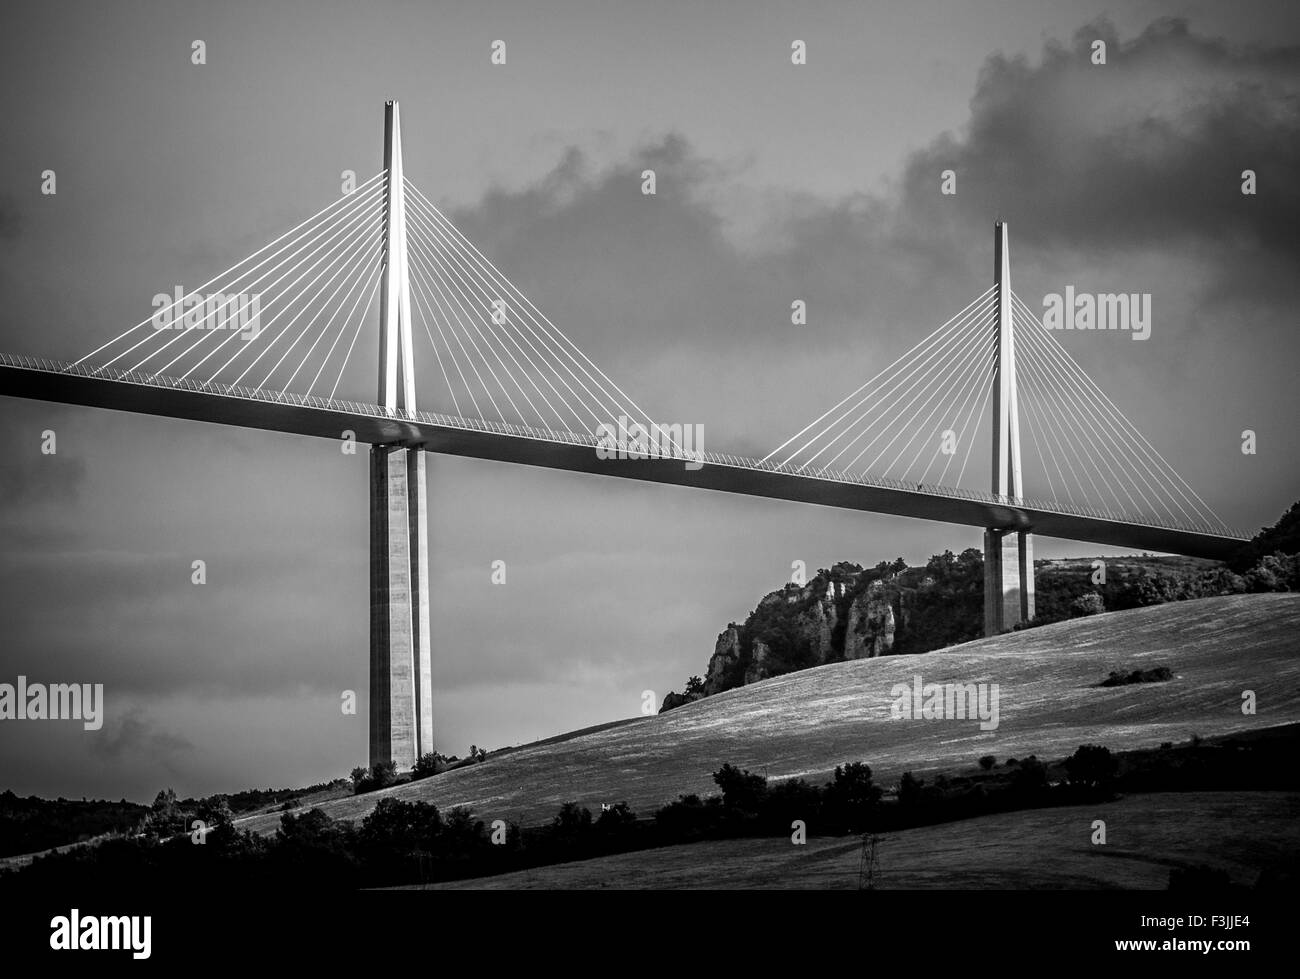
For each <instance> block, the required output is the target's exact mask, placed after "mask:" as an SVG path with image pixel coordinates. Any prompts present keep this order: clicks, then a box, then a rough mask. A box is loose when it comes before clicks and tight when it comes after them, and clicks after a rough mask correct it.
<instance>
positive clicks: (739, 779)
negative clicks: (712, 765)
mask: <svg viewBox="0 0 1300 979" xmlns="http://www.w3.org/2000/svg"><path fill="white" fill-rule="evenodd" d="M713 781H714V782H716V783H717V785H718V788H720V789H721V790H722V804H723V805H724V806H728V807H730V808H732V809H739V810H741V811H742V812H758V811H759V809H760V808H761V807H762V804H763V798H764V796H766V795H767V779H765V778H764V777H763V776H762V775H754V774H751V773H750V772H749V770H748V769H746V770H745V771H741V770H740V769H739V768H736V767H735V766H734V765H732V764H730V763H727V764H725V765H723V766H722V767H721V768H719V769H718V770H717V771H716V772H714V773H713Z"/></svg>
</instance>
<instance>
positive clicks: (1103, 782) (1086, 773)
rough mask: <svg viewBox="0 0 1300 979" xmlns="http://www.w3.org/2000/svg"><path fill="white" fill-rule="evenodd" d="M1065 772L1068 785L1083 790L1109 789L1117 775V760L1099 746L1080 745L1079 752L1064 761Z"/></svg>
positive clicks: (1106, 749) (1108, 750) (1107, 750)
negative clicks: (1068, 780) (1067, 776)
mask: <svg viewBox="0 0 1300 979" xmlns="http://www.w3.org/2000/svg"><path fill="white" fill-rule="evenodd" d="M1065 771H1066V773H1067V774H1068V775H1069V776H1070V784H1071V785H1078V786H1080V787H1082V788H1085V789H1091V790H1094V791H1096V790H1102V789H1106V788H1109V787H1110V785H1111V783H1112V782H1113V781H1114V780H1115V776H1116V775H1117V774H1118V773H1119V759H1117V758H1116V757H1115V756H1114V755H1112V754H1111V753H1110V749H1109V748H1106V747H1104V746H1102V745H1099V744H1081V745H1079V750H1078V751H1076V752H1075V753H1074V754H1073V755H1071V756H1070V757H1069V758H1067V759H1066V760H1065Z"/></svg>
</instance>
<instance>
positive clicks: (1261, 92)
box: [451, 20, 1300, 398]
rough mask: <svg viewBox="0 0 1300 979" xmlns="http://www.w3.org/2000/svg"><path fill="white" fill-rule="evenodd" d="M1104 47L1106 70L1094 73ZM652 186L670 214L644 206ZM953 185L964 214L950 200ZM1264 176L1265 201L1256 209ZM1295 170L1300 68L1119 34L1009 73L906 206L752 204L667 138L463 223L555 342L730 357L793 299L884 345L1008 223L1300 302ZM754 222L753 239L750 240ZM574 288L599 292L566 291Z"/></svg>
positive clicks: (1038, 245) (1101, 34) (1178, 29)
mask: <svg viewBox="0 0 1300 979" xmlns="http://www.w3.org/2000/svg"><path fill="white" fill-rule="evenodd" d="M1096 39H1101V40H1104V41H1105V42H1106V46H1107V63H1106V64H1105V65H1094V64H1092V63H1091V60H1090V55H1091V50H1092V43H1093V41H1094V40H1096ZM644 169H654V170H655V171H656V177H657V183H658V194H657V195H656V196H655V197H652V198H651V197H645V196H643V195H642V194H641V193H640V184H641V179H642V177H641V174H642V171H643V170H644ZM948 169H952V170H954V171H956V174H957V187H958V193H957V195H956V196H955V197H948V196H944V195H942V194H941V193H940V179H941V176H940V175H941V174H942V173H943V171H945V170H948ZM1246 169H1250V170H1254V171H1255V173H1256V174H1257V179H1258V187H1259V192H1258V194H1257V195H1256V196H1245V195H1243V194H1242V193H1241V184H1242V178H1241V172H1242V171H1243V170H1246ZM1297 169H1300V48H1290V47H1288V48H1271V49H1266V48H1260V47H1234V46H1232V45H1229V44H1227V43H1226V42H1224V41H1222V40H1218V39H1215V38H1209V37H1204V36H1200V35H1197V34H1195V33H1193V32H1192V31H1191V30H1190V29H1189V27H1188V26H1187V24H1186V22H1184V21H1180V20H1162V21H1158V22H1156V23H1154V24H1152V25H1151V26H1150V27H1149V28H1147V29H1146V30H1145V31H1143V32H1142V33H1141V34H1140V35H1139V36H1137V37H1136V38H1134V39H1132V40H1128V41H1123V40H1121V39H1120V37H1119V36H1118V34H1117V32H1116V30H1115V28H1114V27H1113V26H1111V25H1110V24H1109V23H1108V22H1106V21H1104V20H1103V21H1099V22H1097V23H1095V24H1093V25H1091V26H1088V27H1085V28H1083V29H1081V30H1080V31H1078V32H1077V33H1076V35H1075V36H1074V38H1073V40H1072V41H1071V43H1069V44H1068V45H1067V44H1061V43H1058V42H1055V41H1048V42H1047V43H1046V44H1045V46H1044V48H1043V51H1042V54H1041V57H1040V58H1039V59H1037V60H1036V61H1034V62H1031V61H1030V60H1029V59H1027V58H1024V57H1007V56H1005V55H1002V54H994V55H992V56H990V57H989V58H988V59H987V60H986V61H985V63H984V66H983V68H982V70H981V72H980V75H979V79H978V82H977V85H976V90H975V92H974V94H973V96H972V98H971V102H970V115H969V119H968V121H967V123H966V124H965V125H964V126H963V127H962V129H961V131H960V132H959V133H957V134H953V133H947V134H943V135H941V136H938V137H936V138H935V139H934V140H933V141H932V142H931V143H930V144H929V145H928V146H926V147H925V148H923V149H922V150H920V151H917V152H915V153H914V154H912V155H911V156H910V157H909V158H908V159H907V162H906V164H905V165H904V167H903V169H902V171H901V173H900V175H899V179H898V181H897V182H896V183H895V184H894V185H893V187H892V189H891V190H889V191H886V192H882V193H878V194H866V193H861V194H852V195H845V196H842V197H838V198H831V197H818V196H814V195H809V194H804V193H797V192H793V191H784V190H769V191H764V192H754V193H752V195H751V196H750V197H748V198H747V197H745V196H743V194H741V193H740V192H739V191H738V190H737V188H738V186H740V185H742V184H743V181H744V178H745V167H744V165H743V164H724V163H718V162H715V161H710V160H707V159H704V158H702V157H701V156H700V155H699V154H697V153H696V152H695V150H694V148H693V147H692V145H691V144H690V142H688V140H687V139H686V138H685V137H683V136H681V135H678V134H669V135H667V136H665V137H663V138H662V139H661V140H659V141H654V142H649V143H646V144H643V145H642V146H640V147H638V148H637V149H636V150H635V151H634V152H633V153H632V154H630V156H629V158H628V159H626V160H623V161H620V162H618V163H615V164H612V165H609V166H607V167H605V168H603V169H597V168H595V167H594V166H593V165H592V163H591V161H590V160H589V159H587V158H586V157H585V156H584V154H583V153H582V152H581V151H580V150H579V149H577V148H570V149H569V150H567V151H566V152H565V153H564V154H563V155H562V157H561V159H560V162H559V163H558V164H557V165H556V166H555V167H554V168H553V169H552V170H551V172H550V173H548V174H547V175H546V176H545V177H544V178H542V179H541V180H540V181H538V182H537V183H535V184H534V185H532V186H529V187H526V188H524V189H522V190H517V191H507V190H501V189H497V190H493V191H491V192H489V193H488V194H487V195H486V196H485V197H484V198H483V199H482V200H481V201H480V202H479V203H477V204H476V205H474V206H470V207H465V208H461V209H459V210H458V211H456V212H455V213H454V214H453V215H451V216H452V219H453V220H454V221H455V222H456V223H457V224H458V225H459V226H461V227H462V228H463V229H464V231H465V233H466V234H467V235H468V237H469V238H470V239H471V240H473V241H475V242H477V243H478V244H479V245H480V247H482V248H483V250H484V251H485V252H486V253H487V254H490V255H493V256H494V257H495V258H496V259H497V260H498V262H499V264H500V266H501V267H502V268H505V269H518V270H522V271H521V273H520V274H521V279H520V282H519V284H520V286H521V288H522V289H523V291H524V293H525V294H527V295H529V296H530V298H533V297H536V299H537V301H538V304H539V305H540V306H541V307H542V308H543V309H546V310H547V311H548V313H550V314H551V315H552V316H553V317H554V318H555V320H556V321H557V322H559V323H565V324H588V325H590V328H591V329H603V328H605V326H606V325H607V324H609V323H610V322H611V320H613V319H615V318H616V319H617V321H618V323H619V324H620V327H621V328H625V329H626V330H627V331H628V334H626V335H637V336H641V337H652V338H655V340H656V341H657V342H662V341H664V340H670V341H672V340H678V339H680V340H683V341H684V340H686V339H687V338H689V339H690V342H691V343H692V346H693V349H695V350H696V351H697V352H698V351H700V350H701V349H711V350H712V351H713V352H715V353H716V354H718V355H719V356H720V357H721V356H723V355H724V354H725V353H727V352H734V351H735V345H736V344H737V343H744V344H746V345H750V346H754V345H762V344H764V343H766V342H768V341H770V340H772V339H773V338H774V337H775V336H776V335H777V334H778V333H779V332H780V331H782V330H784V328H785V327H786V326H788V310H789V302H790V298H791V297H792V296H800V297H802V298H804V299H806V300H808V302H809V305H810V307H812V306H814V305H815V306H816V311H817V314H818V316H819V319H818V323H817V325H818V328H819V331H818V335H819V337H820V338H821V339H822V340H827V339H836V338H839V337H849V336H851V335H852V332H851V331H853V330H856V329H858V328H859V324H861V323H862V322H863V321H864V320H866V321H868V322H875V323H880V324H883V325H882V326H880V327H879V328H877V330H876V333H877V336H879V335H881V334H882V333H883V332H884V331H887V330H889V329H893V328H894V327H893V326H891V325H890V324H894V323H901V322H905V321H906V320H907V319H908V318H909V316H908V313H909V311H911V313H912V317H911V318H914V316H915V310H916V307H917V303H916V297H917V296H918V295H925V294H928V293H929V292H930V291H931V290H932V289H933V286H932V285H931V283H933V282H935V281H936V280H939V279H942V280H945V282H959V281H962V280H963V279H964V282H965V286H969V285H970V284H971V283H974V282H982V281H983V280H984V278H985V273H986V270H987V264H988V256H987V254H986V250H985V249H984V248H983V247H982V246H983V245H984V244H985V243H986V242H987V239H988V232H989V225H990V223H991V222H992V220H993V218H994V217H997V216H1001V217H1003V218H1005V219H1006V220H1008V221H1009V222H1011V224H1012V226H1013V228H1014V234H1015V237H1016V240H1017V241H1018V242H1020V243H1021V245H1027V246H1028V247H1029V249H1030V250H1031V251H1030V252H1026V251H1021V252H1020V256H1021V260H1022V261H1023V260H1024V258H1025V256H1026V255H1027V254H1029V253H1042V254H1043V255H1044V257H1045V258H1046V257H1047V254H1048V253H1050V251H1051V250H1052V249H1058V250H1061V251H1063V252H1068V253H1069V254H1071V255H1073V256H1076V257H1080V259H1081V260H1082V261H1089V259H1090V257H1091V258H1098V259H1102V258H1105V257H1107V256H1114V255H1115V254H1116V253H1117V251H1120V252H1122V251H1124V250H1131V251H1135V252H1136V251H1141V252H1159V253H1161V254H1164V255H1166V256H1170V257H1173V258H1175V260H1180V261H1186V262H1187V263H1188V266H1187V267H1188V269H1189V271H1190V269H1192V268H1193V267H1194V265H1193V264H1192V263H1200V262H1204V261H1207V260H1208V261H1209V262H1211V263H1212V264H1213V265H1214V266H1216V267H1217V268H1218V269H1219V272H1218V273H1217V274H1218V278H1217V280H1211V281H1206V280H1204V279H1203V278H1199V279H1198V280H1195V286H1196V287H1197V288H1199V289H1200V290H1201V293H1200V294H1201V296H1202V297H1204V296H1209V295H1213V294H1214V293H1216V292H1218V293H1223V292H1224V291H1231V292H1232V294H1233V296H1234V298H1239V297H1240V296H1242V295H1259V294H1260V293H1264V294H1265V295H1266V296H1267V295H1278V294H1279V293H1280V291H1293V290H1294V289H1295V287H1296V286H1295V282H1296V280H1295V277H1294V276H1292V275H1290V274H1289V273H1286V272H1285V270H1286V269H1288V268H1290V267H1291V266H1293V265H1294V262H1295V259H1296V258H1297V252H1298V251H1300V236H1297V235H1296V234H1295V233H1294V228H1295V226H1296V224H1297V221H1298V220H1300V195H1297V191H1296V189H1295V186H1294V181H1293V175H1294V173H1295V172H1296V171H1297ZM738 211H740V212H743V218H744V222H745V223H746V224H747V225H748V226H750V230H751V231H752V233H750V234H746V235H743V236H738V235H736V234H734V233H733V231H734V227H735V221H734V217H735V215H736V213H737V212H738ZM630 229H635V230H634V231H632V230H630ZM974 244H978V245H979V246H981V247H979V248H973V247H972V245H974ZM1211 249H1213V251H1211ZM1279 273H1281V274H1279ZM575 278H576V279H578V280H580V281H581V283H582V288H581V289H572V288H567V287H564V286H563V285H561V284H564V283H570V282H573V281H574V280H575ZM954 288H955V291H954V293H953V298H960V297H959V295H958V293H960V292H961V289H957V288H956V287H954ZM963 288H964V287H963ZM966 291H969V290H968V289H966ZM578 329H582V327H581V326H579V327H578ZM575 339H576V340H577V341H578V344H579V346H584V348H586V347H585V345H584V344H585V343H590V342H591V340H592V339H594V337H593V336H592V335H590V334H589V335H588V336H586V337H584V336H582V335H581V334H579V335H578V336H576V337H575ZM629 359H631V358H629ZM602 366H605V365H602ZM724 366H725V365H724V364H722V363H719V364H717V365H716V368H717V374H718V376H721V369H722V368H723V367H724ZM683 394H685V396H687V397H689V393H684V392H667V396H669V397H674V398H679V397H680V396H682V395H683Z"/></svg>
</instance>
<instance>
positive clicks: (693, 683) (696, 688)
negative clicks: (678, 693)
mask: <svg viewBox="0 0 1300 979" xmlns="http://www.w3.org/2000/svg"><path fill="white" fill-rule="evenodd" d="M694 694H698V695H699V696H701V697H703V696H704V681H703V680H701V679H700V678H699V677H698V676H693V677H691V678H690V679H689V680H687V681H686V696H688V697H690V696H692V695H694Z"/></svg>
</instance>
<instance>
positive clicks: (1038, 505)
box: [0, 353, 1247, 540]
mask: <svg viewBox="0 0 1300 979" xmlns="http://www.w3.org/2000/svg"><path fill="white" fill-rule="evenodd" d="M0 366H8V367H18V368H25V369H29V370H40V371H48V372H50V373H54V374H65V375H73V376H80V377H93V378H98V379H102V380H110V381H117V382H121V383H126V384H138V385H144V386H147V387H162V388H169V389H172V390H178V391H193V392H195V393H198V394H209V395H216V396H219V397H233V398H241V399H244V400H248V401H260V402H267V403H273V404H290V405H296V406H298V407H303V408H311V409H317V410H322V411H334V412H345V413H348V414H353V415H364V416H367V417H371V418H376V419H381V420H393V421H413V422H421V423H424V424H429V425H439V426H442V427H445V428H458V429H463V430H469V431H479V432H487V433H490V434H494V435H506V436H512V437H515V438H527V439H536V440H541V441H548V442H558V443H562V444H567V445H582V446H589V447H590V448H592V449H593V451H594V450H596V449H602V448H603V449H608V450H611V451H614V452H616V453H619V454H620V457H621V458H649V457H654V458H664V459H672V460H680V461H681V462H683V463H692V464H694V463H704V464H708V465H722V466H732V467H735V468H739V469H751V470H758V471H761V472H773V473H781V474H783V475H788V476H799V477H803V478H813V479H823V480H828V481H832V482H838V483H852V484H857V485H862V486H874V487H879V488H882V489H892V490H898V491H900V492H905V493H922V494H925V495H929V496H941V497H946V498H950V499H960V500H972V501H975V502H979V503H985V504H996V505H1000V506H1006V507H1011V508H1020V509H1030V510H1040V511H1044V512H1048V513H1058V514H1062V515H1066V516H1079V517H1090V518H1093V519H1097V520H1108V521H1112V522H1115V523H1127V524H1134V525H1139V526H1146V527H1159V528H1162V529H1167V530H1179V531H1188V532H1192V533H1201V534H1207V535H1210V536H1215V537H1234V538H1238V539H1240V540H1246V539H1247V537H1246V535H1244V534H1242V533H1241V532H1240V531H1238V530H1235V529H1233V528H1230V527H1227V526H1224V527H1213V526H1210V525H1208V524H1195V523H1193V524H1187V523H1177V522H1172V521H1165V520H1159V519H1155V518H1153V517H1150V516H1144V515H1133V514H1127V513H1116V512H1113V511H1111V510H1108V509H1105V508H1102V507H1089V506H1081V505H1079V504H1076V503H1063V502H1061V501H1059V500H1042V499H1036V498H1033V497H1010V496H1001V495H999V494H996V493H986V492H982V491H979V490H969V489H962V488H960V487H955V486H939V485H935V484H929V483H910V482H904V481H903V480H899V479H891V478H889V477H887V476H868V475H866V474H863V473H851V472H846V471H844V470H834V469H829V468H819V467H808V466H790V465H785V464H781V463H774V462H768V461H766V460H760V459H748V458H745V457H743V456H736V455H730V454H725V453H718V452H705V451H703V450H696V451H695V452H691V453H688V452H685V451H684V450H682V449H681V448H680V447H678V446H676V445H675V444H674V445H669V446H667V447H666V448H667V450H668V451H667V452H665V451H664V449H665V446H663V445H657V446H655V447H654V448H653V449H647V448H646V447H644V446H642V445H641V444H640V443H638V442H626V441H615V442H614V443H613V444H612V445H611V443H610V441H609V439H608V438H605V437H601V436H597V435H588V434H586V433H583V432H571V431H566V430H563V429H551V428H534V427H531V426H527V425H515V424H512V423H510V422H505V421H502V422H494V421H489V420H488V419H484V418H462V417H460V416H457V415H444V414H441V413H439V412H429V411H407V410H404V409H397V410H395V411H391V412H390V411H388V410H387V409H385V408H384V407H383V406H381V405H376V404H366V403H363V402H357V401H348V400H341V399H330V398H322V397H318V396H314V395H304V394H294V393H292V392H289V391H268V390H263V389H261V388H250V387H243V386H239V385H230V384H220V383H216V382H212V381H192V380H190V379H189V378H176V377H168V376H166V375H162V374H147V373H145V372H142V371H121V370H115V369H113V368H107V367H91V366H88V365H84V364H69V363H65V362H63V361H57V360H50V359H47V358H44V357H27V356H23V355H21V354H6V353H0Z"/></svg>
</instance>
